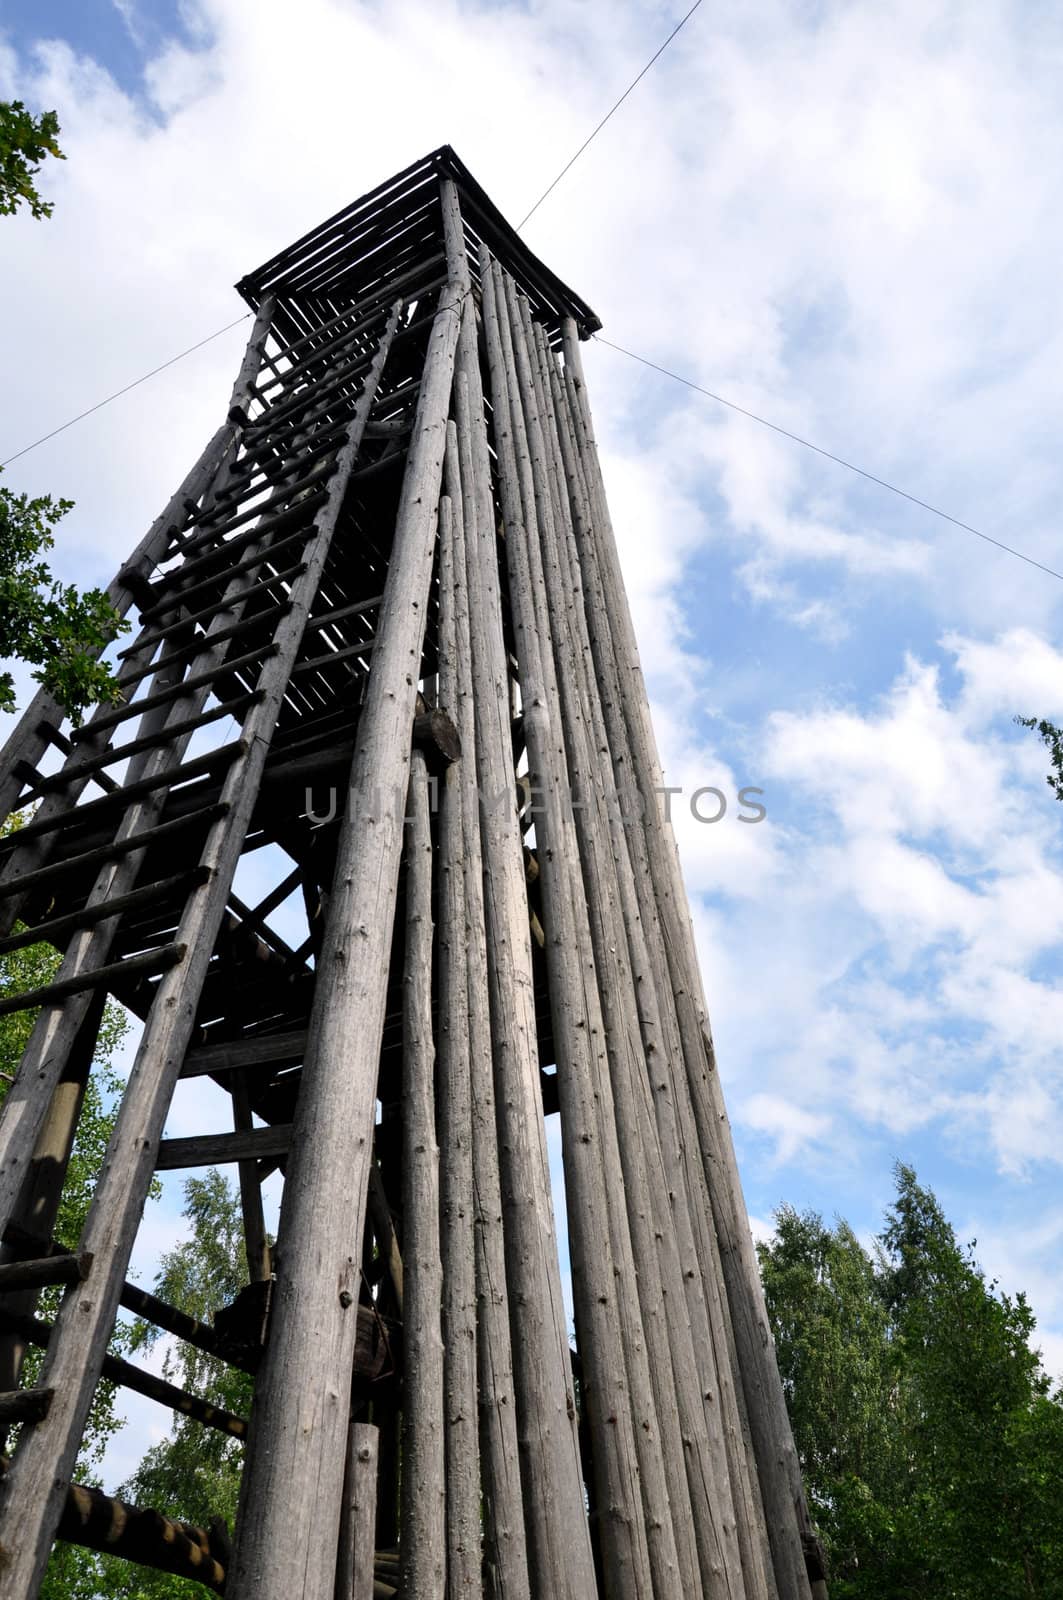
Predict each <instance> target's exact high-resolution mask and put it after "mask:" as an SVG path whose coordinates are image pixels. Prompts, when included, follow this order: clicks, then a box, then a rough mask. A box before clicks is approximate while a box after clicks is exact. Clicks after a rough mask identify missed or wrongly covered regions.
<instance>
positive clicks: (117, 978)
mask: <svg viewBox="0 0 1063 1600" xmlns="http://www.w3.org/2000/svg"><path fill="white" fill-rule="evenodd" d="M184 956H185V946H184V945H183V944H165V945H162V946H161V947H160V948H159V949H158V950H146V951H145V952H144V954H143V955H139V956H129V957H127V958H126V960H125V961H112V962H110V963H109V964H108V965H107V966H104V967H92V968H90V970H89V971H87V972H78V973H75V974H74V975H73V976H72V977H69V978H57V979H56V980H55V982H54V983H46V984H43V985H42V986H41V988H39V989H26V990H24V991H23V993H22V994H14V995H8V996H7V998H6V999H4V1000H0V1017H6V1016H10V1014H11V1013H12V1012H14V1011H29V1010H32V1009H33V1008H34V1007H35V1006H42V1007H43V1006H51V1005H55V1004H57V1003H58V1002H59V1001H61V1000H65V999H66V997H67V996H68V995H72V994H81V993H82V992H84V991H86V990H92V989H100V988H106V989H115V988H119V987H121V986H123V985H124V984H127V983H128V982H129V981H130V980H131V979H132V978H142V977H145V976H147V975H150V974H153V973H156V972H166V971H168V970H169V969H170V968H171V967H175V966H177V965H178V963H179V962H181V961H183V960H184ZM17 1081H18V1080H17V1079H16V1083H17ZM45 1109H47V1108H45ZM4 1220H5V1221H6V1220H7V1219H6V1218H5V1219H4Z"/></svg>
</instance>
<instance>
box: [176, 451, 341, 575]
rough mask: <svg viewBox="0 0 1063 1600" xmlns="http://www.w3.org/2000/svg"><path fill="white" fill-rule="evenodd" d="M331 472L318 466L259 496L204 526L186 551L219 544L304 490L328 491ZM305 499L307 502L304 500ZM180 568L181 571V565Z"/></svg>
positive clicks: (286, 507) (189, 552)
mask: <svg viewBox="0 0 1063 1600" xmlns="http://www.w3.org/2000/svg"><path fill="white" fill-rule="evenodd" d="M331 476H332V471H331V470H329V471H324V470H322V469H321V468H320V467H319V468H317V469H315V471H313V472H308V473H306V474H305V475H304V476H303V477H301V478H297V479H296V480H295V482H294V483H290V484H285V486H284V488H283V489H278V490H277V492H276V493H275V494H272V495H269V496H268V497H267V498H266V499H265V500H259V501H258V502H256V504H255V505H253V506H248V507H247V509H246V510H244V511H241V512H238V513H237V515H236V516H235V517H229V518H228V519H227V520H226V521H225V522H223V523H221V525H220V526H219V527H217V528H204V529H203V532H202V533H201V534H199V535H197V537H196V539H195V540H190V541H189V544H188V547H187V552H186V553H187V554H189V555H191V554H192V553H193V552H195V551H196V550H198V549H200V548H202V547H203V546H206V545H208V544H212V543H215V542H217V543H219V544H220V543H221V542H222V540H223V539H225V538H227V537H228V535H229V534H230V533H235V531H236V529H237V528H242V527H243V525H244V523H245V522H249V521H250V520H251V518H252V517H270V516H272V515H273V513H274V512H277V511H279V509H280V508H282V507H283V508H284V509H285V510H287V509H288V501H289V500H291V499H293V497H294V496H295V495H297V494H302V493H303V492H304V491H305V492H306V494H307V498H308V499H309V497H310V495H311V494H313V495H316V496H321V495H323V494H325V493H326V492H327V490H328V480H329V478H331ZM302 503H304V504H305V502H302ZM177 571H180V568H178V569H177Z"/></svg>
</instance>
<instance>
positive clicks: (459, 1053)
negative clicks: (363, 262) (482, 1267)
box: [437, 422, 481, 1600]
mask: <svg viewBox="0 0 1063 1600" xmlns="http://www.w3.org/2000/svg"><path fill="white" fill-rule="evenodd" d="M445 472H446V484H447V490H448V492H447V494H445V495H444V496H443V497H442V499H441V500H440V502H439V698H440V701H441V702H442V704H443V705H445V706H450V707H454V708H456V707H457V705H458V675H457V650H458V644H457V607H458V587H459V584H460V586H461V587H462V588H464V584H465V573H464V563H462V571H461V576H460V579H459V576H458V564H457V556H456V550H455V527H456V525H457V524H460V523H461V521H462V514H463V513H462V499H461V476H460V471H459V468H458V445H457V433H456V429H455V427H454V423H453V422H449V423H448V424H447V449H446V458H445ZM455 732H457V730H455ZM459 746H460V740H459ZM461 767H462V763H461V762H460V761H459V762H457V763H456V764H451V765H450V766H449V767H447V769H446V771H445V773H444V774H443V782H442V800H441V805H440V814H439V871H438V876H437V884H438V890H437V892H438V897H439V948H438V972H439V1091H438V1105H439V1142H440V1153H441V1165H440V1177H441V1184H440V1225H441V1248H442V1257H443V1341H444V1350H445V1362H444V1367H445V1371H444V1388H445V1393H446V1419H445V1425H444V1439H445V1444H446V1510H447V1519H446V1524H447V1525H446V1536H447V1560H446V1572H447V1597H448V1600H459V1597H462V1600H476V1597H477V1596H479V1594H480V1591H481V1578H480V1569H481V1553H480V1447H479V1426H478V1415H477V1391H476V1253H475V1238H474V1224H473V1216H474V1201H473V1154H472V1100H471V1084H470V1069H469V1012H468V993H467V983H466V949H467V940H468V933H467V927H466V910H465V843H464V828H463V822H462V802H461Z"/></svg>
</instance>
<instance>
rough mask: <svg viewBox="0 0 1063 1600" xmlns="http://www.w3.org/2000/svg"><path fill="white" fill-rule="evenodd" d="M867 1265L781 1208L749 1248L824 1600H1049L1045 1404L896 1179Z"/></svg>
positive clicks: (1061, 1475)
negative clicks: (822, 1569) (819, 1555)
mask: <svg viewBox="0 0 1063 1600" xmlns="http://www.w3.org/2000/svg"><path fill="white" fill-rule="evenodd" d="M896 1178H897V1195H896V1200H895V1201H894V1204H893V1206H892V1208H891V1209H890V1212H889V1214H888V1216H887V1218H886V1222H885V1226H884V1229H883V1231H882V1233H881V1235H880V1237H879V1238H878V1240H877V1241H876V1242H875V1246H874V1248H873V1249H872V1250H868V1249H866V1248H865V1247H864V1246H863V1245H862V1244H861V1243H860V1241H859V1240H858V1239H857V1238H856V1236H855V1234H854V1233H853V1231H852V1229H851V1228H849V1226H848V1225H847V1224H846V1223H844V1222H839V1223H838V1224H837V1225H836V1226H835V1227H834V1228H828V1227H826V1226H825V1225H824V1223H823V1221H822V1219H821V1218H820V1217H819V1216H817V1215H816V1214H815V1213H813V1212H806V1213H804V1214H798V1213H797V1212H795V1211H793V1210H792V1209H790V1208H783V1209H782V1210H781V1211H779V1212H778V1214H777V1217H776V1223H777V1232H776V1235H775V1238H774V1239H773V1240H772V1241H771V1242H770V1244H768V1245H762V1246H761V1247H760V1256H761V1268H762V1273H763V1277H764V1286H765V1293H766V1297H767V1301H768V1309H769V1314H770V1317H771V1321H772V1326H773V1329H774V1332H775V1338H776V1347H777V1351H778V1356H779V1365H780V1370H781V1372H782V1375H783V1382H784V1386H785V1389H786V1394H787V1404H788V1407H789V1410H790V1415H791V1419H792V1422H793V1428H794V1436H795V1440H796V1443H797V1448H798V1453H799V1455H800V1458H801V1463H802V1468H803V1471H804V1473H805V1479H806V1485H807V1489H808V1493H809V1500H810V1507H811V1510H812V1514H813V1517H814V1518H815V1520H816V1522H817V1524H818V1526H819V1528H820V1530H821V1533H822V1535H823V1538H824V1542H825V1544H826V1547H827V1550H828V1555H829V1559H830V1563H831V1580H830V1592H831V1595H832V1597H833V1600H909V1597H910V1600H1010V1597H1014V1600H1020V1597H1021V1600H1031V1597H1035V1596H1036V1597H1045V1600H1047V1597H1054V1596H1060V1595H1063V1397H1061V1396H1060V1394H1058V1393H1056V1394H1054V1395H1053V1394H1052V1393H1051V1391H1050V1385H1049V1381H1048V1379H1047V1377H1046V1376H1045V1374H1044V1372H1043V1371H1042V1369H1041V1365H1040V1359H1039V1356H1038V1354H1037V1352H1036V1350H1035V1348H1034V1347H1033V1345H1032V1342H1031V1341H1032V1339H1033V1334H1034V1318H1033V1315H1032V1313H1031V1311H1030V1309H1029V1306H1028V1305H1027V1303H1026V1301H1025V1298H1024V1297H1023V1296H1022V1295H1018V1296H1016V1297H1014V1298H1012V1297H1010V1296H1008V1295H1005V1294H1002V1293H1000V1292H999V1289H998V1287H997V1285H996V1284H995V1283H987V1282H986V1279H985V1276H984V1274H983V1273H982V1271H981V1270H980V1268H979V1267H978V1265H977V1262H976V1261H975V1258H974V1255H973V1247H970V1246H968V1247H962V1246H961V1245H960V1244H959V1243H958V1242H957V1240H956V1236H955V1233H954V1231H953V1229H952V1227H951V1225H950V1224H949V1222H948V1221H947V1220H946V1218H945V1216H944V1215H943V1213H942V1211H941V1208H940V1206H939V1205H938V1202H937V1200H936V1199H935V1197H934V1195H933V1194H932V1193H931V1192H930V1191H929V1190H927V1189H925V1188H923V1187H922V1186H921V1185H920V1184H919V1183H918V1181H917V1179H916V1176H915V1173H914V1172H913V1171H912V1170H911V1168H909V1167H904V1166H899V1167H898V1168H897V1172H896Z"/></svg>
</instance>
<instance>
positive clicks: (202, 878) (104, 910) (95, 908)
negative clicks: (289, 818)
mask: <svg viewBox="0 0 1063 1600" xmlns="http://www.w3.org/2000/svg"><path fill="white" fill-rule="evenodd" d="M209 877H210V869H209V868H208V867H193V868H192V870H191V872H179V873H176V874H175V875H174V876H173V877H170V878H159V879H157V880H156V882H154V883H146V884H144V885H142V887H141V888H139V889H131V890H130V891H129V893H128V894H120V895H116V896H115V898H114V899H113V900H101V901H100V902H99V904H98V905H91V906H82V907H81V909H80V910H79V911H68V912H66V913H65V914H64V915H63V916H61V917H52V918H51V919H50V920H49V921H48V922H38V923H36V924H35V925H34V926H33V927H32V928H23V929H21V930H20V932H18V933H12V934H9V935H8V937H7V938H6V939H0V955H6V954H7V953H8V951H10V950H22V949H24V948H25V947H26V945H30V944H38V943H40V941H41V940H43V939H47V940H48V941H49V942H50V943H53V944H54V943H55V940H56V938H57V937H61V936H62V935H63V934H64V933H72V932H73V931H74V930H75V929H76V928H88V927H91V926H92V924H93V923H94V922H107V921H109V920H110V918H111V917H118V916H121V915H122V913H123V912H125V911H131V910H132V909H133V908H134V907H135V906H139V905H141V904H142V903H143V902H144V901H145V900H161V899H162V898H163V897H164V896H165V895H168V894H171V893H172V892H173V891H174V890H175V889H194V888H196V887H197V886H198V885H199V884H201V883H206V881H207V879H208V878H209Z"/></svg>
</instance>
